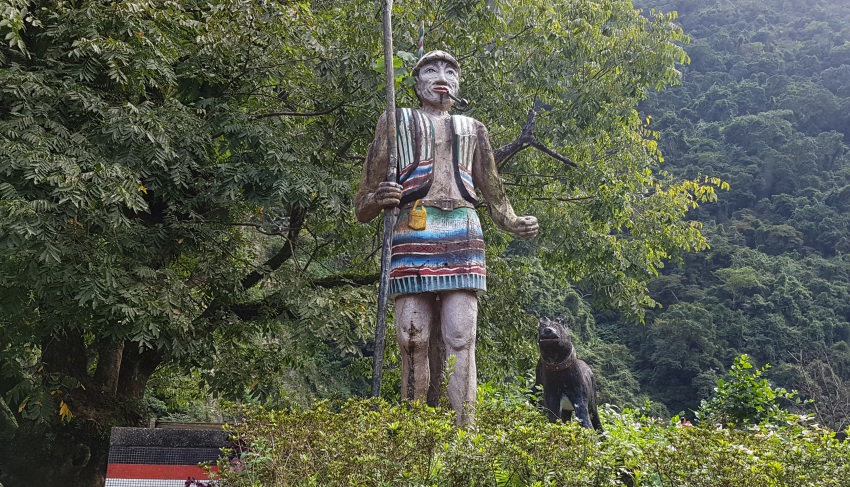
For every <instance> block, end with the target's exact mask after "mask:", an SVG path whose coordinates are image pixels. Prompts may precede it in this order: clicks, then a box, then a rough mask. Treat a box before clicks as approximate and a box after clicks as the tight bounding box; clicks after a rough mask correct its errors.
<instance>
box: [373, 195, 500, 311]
mask: <svg viewBox="0 0 850 487" xmlns="http://www.w3.org/2000/svg"><path fill="white" fill-rule="evenodd" d="M427 211H428V221H427V227H426V229H425V230H413V229H411V228H410V227H409V226H408V221H409V216H410V208H407V209H404V210H401V212H400V213H399V218H398V222H397V224H396V229H395V235H394V236H393V252H392V258H391V261H390V262H391V264H390V295H399V294H410V293H423V292H436V291H445V290H452V289H470V290H475V291H486V290H487V269H486V266H485V261H484V236H483V233H482V231H481V224H480V222H479V220H478V214H477V213H476V211H475V210H474V209H472V208H458V209H456V210H454V211H443V210H441V209H439V208H434V207H428V208H427Z"/></svg>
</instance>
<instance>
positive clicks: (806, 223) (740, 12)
mask: <svg viewBox="0 0 850 487" xmlns="http://www.w3.org/2000/svg"><path fill="white" fill-rule="evenodd" d="M639 3H640V5H641V6H643V7H646V8H649V7H652V8H660V9H662V10H665V11H671V10H676V11H678V13H679V17H678V19H677V23H678V24H679V25H681V26H682V27H683V29H684V31H685V32H686V33H687V34H688V35H689V36H690V43H689V44H688V45H687V46H686V51H687V52H688V54H689V56H690V58H691V62H690V64H688V65H686V66H683V67H682V68H681V70H682V73H683V75H682V83H681V84H679V85H678V86H675V87H673V88H671V89H669V90H665V91H664V92H662V93H659V94H652V95H651V96H650V97H649V99H648V100H647V101H646V102H645V103H643V104H642V105H641V108H640V110H641V113H642V114H643V115H644V116H651V117H652V124H651V127H652V128H654V129H655V130H659V131H660V132H661V138H660V140H659V147H660V148H661V150H662V152H663V154H664V157H665V166H666V168H667V169H668V170H670V171H671V172H673V173H675V174H679V175H682V176H694V175H697V174H700V173H701V174H710V175H712V176H717V177H720V178H721V179H723V180H725V181H728V182H729V184H730V190H729V191H728V192H721V193H719V194H718V202H717V203H716V204H712V205H706V206H702V207H700V209H699V210H697V211H696V212H694V214H695V216H696V217H697V218H698V220H699V221H701V222H703V224H704V229H703V232H704V234H705V235H706V236H707V237H708V238H709V243H710V245H711V249H710V250H707V251H705V252H700V253H698V254H691V255H687V256H685V257H684V264H683V265H681V266H668V267H667V268H666V269H664V271H663V275H661V276H659V277H658V278H657V279H654V280H653V281H652V283H651V284H650V289H651V295H652V297H653V298H654V299H655V300H657V301H658V302H660V303H661V304H662V305H663V306H664V307H663V308H662V309H660V310H658V311H656V312H651V313H650V314H649V316H648V318H647V323H648V325H649V326H646V327H643V326H632V325H624V324H622V323H621V322H618V321H617V320H616V319H615V318H614V317H613V316H612V315H607V314H606V315H598V316H597V317H598V318H599V321H598V323H597V328H598V330H599V336H601V337H604V340H605V341H611V340H613V341H615V342H618V343H622V344H624V345H625V346H627V347H628V350H629V353H628V354H626V356H627V357H628V359H629V360H630V361H631V362H630V363H631V370H632V371H633V372H634V375H635V378H636V379H637V381H638V382H639V383H640V386H641V390H642V391H644V392H647V393H648V394H649V395H650V397H651V398H652V399H653V400H654V401H658V402H661V403H663V404H664V405H666V407H667V408H668V409H669V411H670V412H672V413H676V412H679V411H685V412H688V411H689V410H692V409H696V408H697V406H698V404H699V401H700V400H701V399H704V398H705V397H707V396H708V394H709V393H710V392H711V390H712V388H713V387H714V384H715V382H716V380H717V378H718V377H719V376H721V375H722V374H723V373H724V371H725V370H726V368H727V367H729V365H730V364H731V363H732V360H733V358H734V357H735V356H737V355H739V354H740V353H747V354H750V355H751V356H752V357H753V358H754V360H755V361H756V362H757V363H761V364H764V363H769V364H771V365H772V368H771V369H770V370H769V371H768V372H767V376H768V377H769V378H770V379H771V380H773V381H774V382H775V383H777V384H780V385H782V386H784V387H786V388H787V389H789V390H791V389H797V390H799V391H800V393H801V395H802V397H804V398H806V399H813V402H811V403H809V404H807V405H804V406H803V408H804V409H805V410H807V411H813V412H817V413H818V418H819V421H821V422H822V423H824V424H828V425H830V426H831V427H834V428H836V429H842V428H844V427H846V426H848V419H847V418H848V417H850V345H848V343H850V258H848V250H850V247H848V246H850V227H848V223H850V211H848V210H850V206H848V204H850V199H848V198H850V152H848V144H850V5H848V4H847V3H846V2H829V1H813V2H806V3H805V4H803V3H799V2H797V3H795V2H787V1H780V0H777V1H759V2H756V1H749V0H745V1H735V2H730V1H712V2H696V1H687V0H681V1H663V0H659V1H655V0H651V1H642V2H639ZM603 361H604V359H603ZM600 365H601V362H600Z"/></svg>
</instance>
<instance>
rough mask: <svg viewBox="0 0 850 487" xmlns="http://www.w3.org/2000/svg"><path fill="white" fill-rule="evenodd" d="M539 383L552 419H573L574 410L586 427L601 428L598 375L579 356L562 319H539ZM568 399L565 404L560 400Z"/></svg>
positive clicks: (553, 420) (544, 404)
mask: <svg viewBox="0 0 850 487" xmlns="http://www.w3.org/2000/svg"><path fill="white" fill-rule="evenodd" d="M537 347H538V349H539V350H540V358H539V359H538V361H537V378H536V382H537V386H541V385H542V386H543V401H542V403H543V407H544V408H545V409H546V411H547V414H548V416H549V421H550V422H553V423H554V422H555V421H558V418H561V419H562V420H563V421H570V420H571V419H572V416H573V411H575V413H576V417H577V418H578V419H579V421H580V422H581V425H582V426H584V427H585V428H590V427H593V428H596V430H597V431H602V423H601V422H600V421H599V414H598V413H597V411H596V378H595V377H594V376H593V371H591V370H590V367H589V366H588V365H587V364H586V363H585V362H584V361H583V360H579V359H578V358H576V351H575V348H573V342H572V340H571V339H570V329H569V327H567V325H566V323H565V322H564V319H563V318H556V319H555V320H550V319H549V318H545V317H544V318H540V327H539V329H538V331H537ZM564 398H566V399H567V401H566V402H565V403H564V404H563V405H564V406H565V407H563V408H562V402H561V400H562V399H564Z"/></svg>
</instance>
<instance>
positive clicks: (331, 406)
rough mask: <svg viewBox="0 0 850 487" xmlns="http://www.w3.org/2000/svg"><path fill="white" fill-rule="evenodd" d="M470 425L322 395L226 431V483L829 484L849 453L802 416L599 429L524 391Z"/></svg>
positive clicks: (615, 421) (607, 419)
mask: <svg viewBox="0 0 850 487" xmlns="http://www.w3.org/2000/svg"><path fill="white" fill-rule="evenodd" d="M481 396H484V397H483V399H482V400H481V401H480V402H479V404H478V408H477V411H476V418H477V419H476V422H475V424H474V426H471V427H468V428H466V429H458V428H456V427H455V426H454V424H453V422H452V415H451V414H450V413H449V412H447V411H446V410H443V409H432V408H428V407H426V406H423V405H422V404H421V403H409V404H403V405H390V404H387V403H386V402H383V401H375V400H348V401H346V402H344V403H328V402H320V403H317V404H315V405H314V406H313V407H312V408H310V409H308V410H294V411H259V412H257V413H255V414H253V415H250V416H249V418H248V419H247V421H246V422H244V423H241V424H238V425H235V426H233V427H232V429H231V432H232V433H233V437H234V440H235V441H236V442H237V443H238V444H239V445H241V447H239V448H238V449H237V451H235V452H233V453H235V454H236V458H235V459H234V460H233V461H230V462H228V461H224V462H221V463H220V464H219V466H220V467H221V469H220V470H219V475H220V477H221V479H222V480H223V481H224V484H225V485H229V486H233V487H240V486H251V487H253V486H255V485H263V486H267V487H273V486H283V485H326V486H342V485H387V486H388V485H411V486H413V485H428V486H449V485H482V486H500V487H501V486H520V485H529V486H531V485H536V486H556V485H570V486H602V485H605V486H608V485H610V486H615V485H635V486H659V485H680V486H694V487H697V486H699V487H702V486H705V487H708V486H711V487H716V486H730V487H731V486H740V485H752V486H754V487H755V486H758V487H760V486H765V487H767V486H777V485H795V486H839V485H843V483H844V479H845V478H846V476H847V475H848V473H850V453H848V450H847V448H846V447H844V446H843V445H842V444H840V443H838V442H837V441H835V440H834V439H832V438H831V433H830V432H827V431H823V430H819V429H818V428H813V427H810V425H808V424H806V423H805V422H797V423H795V424H792V425H788V426H787V428H785V429H776V428H770V427H766V426H759V427H755V428H754V429H753V430H752V431H746V432H745V431H741V430H735V429H732V430H730V429H724V428H719V429H718V428H715V427H713V426H709V427H699V426H697V427H692V426H690V424H689V423H682V422H678V420H677V419H674V421H673V422H672V423H668V422H664V421H659V420H653V419H650V418H647V417H645V416H641V415H640V414H639V413H637V412H634V411H626V412H624V413H617V412H615V411H614V410H612V409H610V408H606V409H604V410H603V422H604V425H605V429H606V432H605V434H604V435H602V436H598V435H597V434H596V433H595V432H594V431H593V430H588V429H584V428H581V427H580V426H578V424H577V423H571V424H564V423H556V424H551V423H548V422H547V421H546V419H545V416H544V415H542V414H540V412H539V411H536V410H535V409H534V408H533V407H531V406H530V405H529V404H528V403H527V402H526V401H525V400H524V399H522V398H517V397H513V396H512V395H511V394H510V393H507V394H505V393H502V394H481Z"/></svg>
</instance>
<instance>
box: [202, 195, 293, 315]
mask: <svg viewBox="0 0 850 487" xmlns="http://www.w3.org/2000/svg"><path fill="white" fill-rule="evenodd" d="M306 216H307V209H306V208H300V207H299V208H293V209H292V210H291V211H290V213H289V231H288V232H287V233H286V241H285V242H284V243H283V247H281V249H280V250H279V251H278V252H277V253H276V254H275V255H273V256H272V257H271V258H270V259H269V260H267V261H266V262H265V263H264V264H263V265H262V268H261V269H258V270H254V271H251V273H249V274H248V275H247V276H245V277H244V278H242V281H241V283H240V284H241V285H242V289H245V290H248V289H250V288H252V287H254V286H255V285H256V284H257V283H258V282H260V281H261V280H262V279H263V278H264V277H266V276H267V275H269V274H271V273H272V272H274V271H276V270H277V269H279V268H280V266H282V265H283V263H284V262H286V261H287V260H289V258H290V257H292V254H293V253H294V251H295V247H294V241H295V239H296V238H297V237H298V234H299V233H300V232H301V228H302V227H303V226H304V220H305V218H306ZM223 306H224V303H222V302H221V300H220V299H218V298H216V299H214V300H213V301H212V302H211V303H210V304H209V306H207V309H205V310H204V311H203V312H202V313H201V314H200V315H198V317H197V318H195V320H194V321H195V322H197V321H200V320H204V319H207V318H210V317H212V316H213V315H215V313H217V312H218V311H219V310H221V309H222V307H223ZM234 306H239V305H233V306H229V307H228V308H229V309H231V310H233V309H234Z"/></svg>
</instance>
